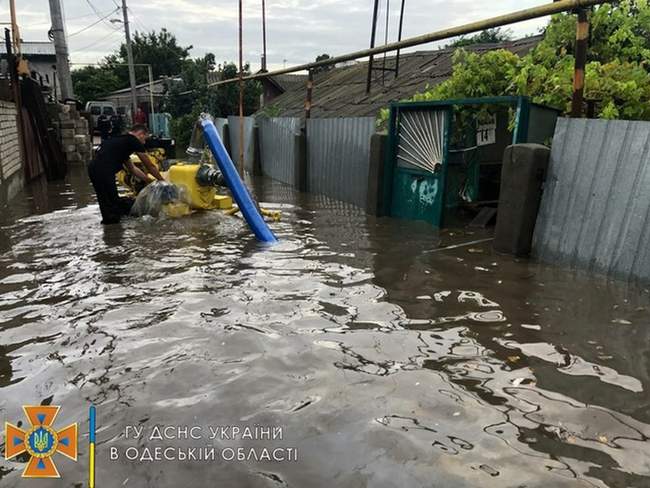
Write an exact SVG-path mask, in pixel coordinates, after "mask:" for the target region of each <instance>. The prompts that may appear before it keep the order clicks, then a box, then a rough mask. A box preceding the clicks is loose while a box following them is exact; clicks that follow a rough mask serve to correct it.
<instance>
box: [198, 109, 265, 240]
mask: <svg viewBox="0 0 650 488" xmlns="http://www.w3.org/2000/svg"><path fill="white" fill-rule="evenodd" d="M201 126H202V127H203V136H204V137H205V140H206V141H207V143H208V146H209V147H210V150H211V151H212V154H213V155H214V159H215V160H216V161H217V165H218V166H219V169H220V170H221V174H223V178H224V180H226V185H228V188H230V191H231V193H232V196H233V198H234V199H235V201H236V202H237V205H238V206H239V210H240V211H241V213H242V215H243V216H244V219H246V222H247V223H248V226H249V227H250V228H251V230H252V231H253V234H255V237H256V238H257V240H258V241H260V242H266V243H270V244H272V243H275V242H278V239H277V238H276V237H275V235H273V232H272V231H271V229H269V226H268V225H267V224H266V221H265V220H264V218H263V217H262V216H261V215H260V212H259V211H258V209H257V206H256V205H255V203H254V202H253V199H252V198H251V195H250V193H249V192H248V188H246V185H244V182H243V181H242V180H241V178H240V177H239V174H238V173H237V170H236V169H235V165H234V164H233V162H232V159H230V156H229V155H228V152H227V151H226V148H225V147H224V145H223V142H221V138H220V137H219V134H218V133H217V128H216V127H215V126H214V123H213V122H212V121H211V120H210V119H209V118H208V117H205V116H202V117H201Z"/></svg>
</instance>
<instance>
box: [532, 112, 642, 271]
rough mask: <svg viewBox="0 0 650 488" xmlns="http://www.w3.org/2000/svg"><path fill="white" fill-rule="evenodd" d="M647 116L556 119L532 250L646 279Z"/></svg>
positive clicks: (555, 258)
mask: <svg viewBox="0 0 650 488" xmlns="http://www.w3.org/2000/svg"><path fill="white" fill-rule="evenodd" d="M649 215H650V123H649V122H630V121H606V120H586V119H560V120H559V121H558V125H557V128H556V132H555V137H554V139H553V148H552V152H551V163H550V168H549V175H548V178H547V182H546V185H545V189H544V195H543V198H542V204H541V208H540V212H539V216H538V218H537V227H536V230H535V238H534V243H533V250H534V253H535V254H536V256H537V257H538V258H539V259H541V260H543V261H549V262H554V263H560V264H567V265H572V266H577V267H581V268H586V269H591V270H595V271H599V272H603V273H605V274H608V275H611V276H615V277H618V278H623V279H637V280H642V281H646V280H650V245H649V244H650V217H649Z"/></svg>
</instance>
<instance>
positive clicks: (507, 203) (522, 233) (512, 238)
mask: <svg viewBox="0 0 650 488" xmlns="http://www.w3.org/2000/svg"><path fill="white" fill-rule="evenodd" d="M550 155H551V150H550V149H549V148H548V147H546V146H542V145H541V144H514V145H512V146H508V147H507V148H506V150H505V153H504V155H503V166H502V169H501V190H500V194H499V208H498V214H497V225H496V230H495V235H494V249H495V250H496V251H498V252H501V253H505V254H514V255H515V256H527V255H529V254H530V250H531V246H532V241H533V233H534V231H535V221H536V220H537V212H538V211H539V206H540V202H541V199H542V185H543V182H544V180H545V178H546V172H547V170H548V163H549V158H550Z"/></svg>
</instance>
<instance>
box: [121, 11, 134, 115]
mask: <svg viewBox="0 0 650 488" xmlns="http://www.w3.org/2000/svg"><path fill="white" fill-rule="evenodd" d="M122 14H123V15H124V34H125V36H126V57H127V63H128V64H129V82H130V84H131V107H132V108H131V110H133V115H132V117H135V112H136V111H137V110H138V93H137V91H136V90H137V89H136V87H135V86H136V83H135V66H133V48H132V47H131V29H130V27H129V13H128V8H127V6H126V0H122Z"/></svg>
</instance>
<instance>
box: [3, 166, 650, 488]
mask: <svg viewBox="0 0 650 488" xmlns="http://www.w3.org/2000/svg"><path fill="white" fill-rule="evenodd" d="M253 189H254V192H255V194H256V195H257V197H258V198H260V200H262V201H263V202H267V203H266V204H265V205H266V206H268V207H272V208H281V209H282V211H283V212H284V217H283V220H282V222H280V223H277V224H273V228H274V230H275V232H276V233H277V235H278V237H279V238H280V240H281V243H280V244H279V245H277V246H275V247H272V248H263V247H260V246H259V245H258V244H256V243H255V242H254V241H253V240H252V239H251V237H250V234H249V232H248V231H247V229H246V227H245V225H244V224H243V222H242V221H241V220H238V219H233V218H229V217H224V216H222V215H220V214H216V213H211V214H203V215H195V216H192V217H190V218H186V219H181V220H162V221H156V220H152V219H150V218H144V219H130V220H128V221H126V222H125V223H123V224H121V225H118V226H111V227H108V228H105V229H104V228H102V227H101V226H100V225H99V214H98V208H97V206H96V204H95V203H94V197H93V195H92V193H91V192H90V188H89V185H88V183H87V180H86V177H85V175H84V174H83V172H72V173H71V175H70V176H69V177H68V180H66V182H65V183H58V184H50V185H49V186H48V185H34V186H32V187H30V188H29V189H27V190H26V191H25V192H24V193H23V194H22V195H21V196H20V197H18V198H17V199H15V200H14V201H13V202H12V204H11V205H10V206H3V207H2V208H0V416H1V417H2V419H3V420H7V421H9V422H11V423H14V424H18V423H19V422H21V421H22V427H23V428H25V427H26V426H25V425H24V424H25V420H24V419H23V413H22V409H21V407H22V405H24V404H35V405H37V404H53V405H60V406H61V407H62V409H61V412H60V414H59V418H58V419H57V422H56V427H57V428H61V427H64V426H66V425H67V424H69V423H71V422H79V442H80V448H79V451H80V452H79V458H78V462H76V463H75V462H73V461H71V460H68V459H66V458H64V457H63V456H61V455H59V454H57V455H56V456H55V458H54V460H55V462H56V465H57V467H58V468H59V470H60V472H61V475H62V479H61V480H50V481H48V480H23V479H21V477H20V475H21V473H22V470H23V468H24V466H25V464H24V463H25V461H26V459H25V458H19V459H18V460H17V461H16V460H14V461H5V460H4V459H3V460H1V461H0V486H2V487H5V486H6V487H14V486H16V487H18V486H36V485H38V486H43V487H50V486H52V487H53V486H57V487H58V486H69V487H81V486H87V469H88V444H87V442H88V420H87V418H88V417H87V415H88V407H89V405H90V404H94V405H97V412H98V433H97V486H98V487H122V486H126V487H160V488H162V487H179V486H183V487H203V486H220V487H300V488H302V487H331V486H337V487H365V486H369V487H382V488H383V487H425V486H426V487H492V486H494V487H582V486H584V487H648V486H650V443H649V442H648V437H650V396H649V394H648V391H649V389H650V324H649V323H648V322H649V321H648V317H649V313H648V311H649V310H650V294H649V291H648V290H647V289H645V288H644V287H643V286H637V285H626V284H624V283H617V282H611V281H607V280H605V279H603V278H598V277H590V276H588V275H586V274H582V273H578V272H572V271H567V270H562V269H556V268H553V267H548V266H541V265H537V264H535V263H531V262H527V261H518V260H516V259H514V258H510V257H503V256H497V255H495V254H494V253H493V252H492V251H491V249H490V243H489V242H486V243H478V244H474V245H470V246H464V247H458V248H453V249H443V250H440V249H439V247H440V246H443V247H445V246H449V245H453V244H458V243H463V242H467V241H480V240H482V239H485V238H486V237H489V235H486V234H483V233H480V232H466V231H444V232H442V233H441V234H440V235H437V234H436V233H434V232H433V231H432V229H431V228H430V227H429V226H427V225H425V224H421V223H415V222H403V221H397V220H391V219H376V218H373V217H368V216H366V215H365V214H363V213H362V212H360V211H358V210H357V209H355V208H354V207H350V206H347V205H345V204H342V203H340V202H336V201H332V200H328V199H326V198H323V197H318V196H308V195H301V194H297V193H295V192H293V191H292V190H291V189H288V188H287V187H286V186H283V185H281V184H279V183H276V182H273V181H271V180H259V181H256V182H255V184H254V185H253ZM156 426H158V427H166V428H167V430H166V431H165V434H164V435H162V436H161V435H157V434H160V431H157V428H156ZM133 428H135V429H140V428H142V429H143V430H142V436H141V437H139V438H136V436H134V435H133V434H134V432H135V430H134V429H133ZM237 428H239V429H241V430H240V431H239V433H237V431H236V429H237ZM247 428H248V431H246V429H247ZM220 429H221V430H220ZM265 429H266V430H265ZM251 431H252V432H253V434H251V435H246V434H243V433H242V432H248V433H249V434H250V432H251ZM269 431H270V432H273V434H274V435H273V437H275V438H271V439H269V438H268V437H267V435H266V434H267V433H268V432H269ZM187 433H193V434H196V435H194V436H192V435H185V434H187ZM217 434H218V435H217ZM192 437H194V438H192ZM280 437H281V438H280ZM2 448H3V450H4V445H2ZM156 448H158V451H156ZM191 449H195V451H190V450H191ZM265 449H266V450H265ZM156 452H157V453H158V454H156ZM190 452H194V453H195V455H194V456H191V455H190V454H189V453H190ZM199 452H201V453H204V454H205V453H211V454H209V456H214V458H211V457H209V458H208V459H196V457H197V456H199V454H197V453H199ZM265 452H266V453H267V456H268V455H269V453H274V454H275V457H274V458H272V459H269V458H268V457H265V456H264V453H265ZM111 453H113V455H115V453H117V456H118V459H116V460H115V459H111ZM231 454H232V458H231ZM279 454H282V455H284V456H285V458H284V460H279V459H277V458H278V457H280V455H279ZM287 454H288V455H287ZM201 455H203V454H201ZM294 455H295V457H296V458H297V459H293V456H294ZM133 456H136V459H135V460H131V459H129V458H133ZM206 456H208V455H207V454H206ZM242 457H243V458H245V459H242Z"/></svg>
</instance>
